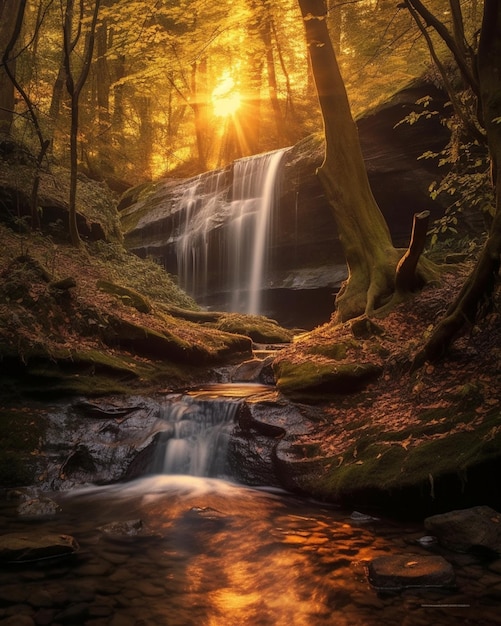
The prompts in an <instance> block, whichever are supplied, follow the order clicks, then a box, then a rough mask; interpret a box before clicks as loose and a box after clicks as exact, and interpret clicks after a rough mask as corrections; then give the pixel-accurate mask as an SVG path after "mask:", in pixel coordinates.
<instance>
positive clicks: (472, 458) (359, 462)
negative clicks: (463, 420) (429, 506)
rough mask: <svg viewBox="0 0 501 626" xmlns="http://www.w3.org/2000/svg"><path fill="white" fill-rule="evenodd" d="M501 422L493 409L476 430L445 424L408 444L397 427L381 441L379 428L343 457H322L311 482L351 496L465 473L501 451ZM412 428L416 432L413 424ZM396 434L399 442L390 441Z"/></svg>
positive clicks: (320, 490) (329, 493)
mask: <svg viewBox="0 0 501 626" xmlns="http://www.w3.org/2000/svg"><path fill="white" fill-rule="evenodd" d="M472 419H473V418H472ZM500 423H501V416H500V415H499V413H498V412H493V413H492V414H491V415H490V416H489V417H488V419H486V420H485V421H484V422H483V423H482V424H481V425H480V426H477V427H476V428H475V430H468V431H461V432H457V433H452V434H450V433H449V431H450V424H449V430H445V431H444V432H441V429H440V432H439V433H435V434H438V436H436V437H434V438H433V439H432V440H430V439H424V440H421V441H419V442H418V443H417V444H413V443H412V442H411V443H410V444H408V445H406V446H404V445H400V444H399V443H398V441H396V440H397V434H396V433H395V434H394V435H392V434H391V433H385V434H384V438H385V440H386V441H385V442H378V441H377V439H378V434H377V432H373V433H368V434H367V437H366V441H365V444H367V438H368V440H371V439H372V443H369V444H368V445H363V444H362V445H361V442H360V441H358V442H357V445H356V449H355V448H352V449H350V450H349V451H347V452H345V454H344V455H343V456H342V457H336V458H331V459H322V460H320V461H319V463H318V468H317V471H316V472H312V473H311V477H312V478H311V479H309V482H308V484H306V485H305V486H306V488H307V489H310V490H311V491H312V493H315V494H317V495H321V496H323V497H328V498H330V499H343V498H347V499H350V498H353V497H354V496H356V494H357V493H369V492H371V491H372V492H379V493H381V492H386V493H390V492H392V491H396V490H401V489H404V488H408V489H411V488H414V487H418V488H419V487H420V486H423V485H427V486H429V485H430V483H431V481H438V480H440V479H443V478H444V477H447V476H451V475H457V476H461V477H463V479H464V477H465V476H466V477H467V475H468V472H469V471H471V470H473V469H474V468H476V467H478V466H480V465H481V464H485V463H487V462H490V461H492V460H494V459H499V458H500V457H501V429H500V428H499V425H500ZM438 426H439V427H440V426H441V425H440V424H439V425H438ZM408 433H410V434H413V435H415V434H416V433H415V432H413V431H412V429H409V431H408ZM408 433H407V432H406V434H408ZM400 435H402V433H398V437H400ZM430 435H431V432H430ZM390 439H393V440H394V441H395V443H390V441H389V440H390ZM313 477H314V478H313ZM428 488H429V487H428Z"/></svg>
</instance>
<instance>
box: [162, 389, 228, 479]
mask: <svg viewBox="0 0 501 626" xmlns="http://www.w3.org/2000/svg"><path fill="white" fill-rule="evenodd" d="M239 406H240V401H239V400H230V399H222V400H215V399H212V398H211V399H201V398H196V397H191V396H189V395H177V394H176V395H174V396H169V398H168V399H166V401H165V404H164V405H162V406H161V411H160V418H161V419H162V420H165V421H167V422H169V425H170V426H171V428H170V430H167V431H165V432H164V433H163V437H162V439H161V441H160V442H159V445H158V447H157V453H156V458H155V461H154V471H155V473H159V474H187V475H191V476H211V477H222V476H224V474H225V463H226V447H227V444H228V439H229V435H230V433H231V431H232V430H233V427H234V422H235V416H236V414H237V411H238V407H239Z"/></svg>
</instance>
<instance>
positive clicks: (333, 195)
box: [299, 0, 402, 321]
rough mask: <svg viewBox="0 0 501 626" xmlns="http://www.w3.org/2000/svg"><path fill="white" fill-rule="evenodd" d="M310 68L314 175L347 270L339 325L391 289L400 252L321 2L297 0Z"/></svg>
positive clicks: (338, 302)
mask: <svg viewBox="0 0 501 626" xmlns="http://www.w3.org/2000/svg"><path fill="white" fill-rule="evenodd" d="M299 6H300V9H301V13H302V15H303V20H304V26H305V30H306V41H307V44H308V48H309V53H310V59H311V66H312V70H313V75H314V78H315V84H316V89H317V94H318V99H319V102H320V108H321V111H322V116H323V120H324V131H325V144H326V145H325V157H324V162H323V163H322V165H321V167H320V169H319V170H318V175H319V177H320V180H321V182H322V185H323V187H324V190H325V193H326V196H327V199H328V201H329V203H330V206H331V209H332V211H333V214H334V217H335V220H336V224H337V227H338V231H339V238H340V241H341V244H342V246H343V249H344V252H345V255H346V261H347V264H348V269H349V277H348V280H347V282H346V283H345V284H344V285H343V287H342V289H341V291H340V293H339V294H338V297H337V299H336V305H337V315H338V318H339V319H340V320H341V321H342V320H346V319H350V318H353V317H356V316H358V315H361V314H363V313H366V314H370V313H371V312H372V311H374V310H375V309H376V308H378V307H379V306H381V305H383V304H385V302H387V301H388V300H389V299H390V298H391V297H392V295H393V293H394V289H395V269H396V266H397V263H398V261H399V260H400V257H401V256H402V252H401V251H398V250H396V249H395V248H394V246H393V244H392V241H391V236H390V232H389V230H388V226H387V224H386V222H385V219H384V217H383V215H382V213H381V211H380V210H379V207H378V206H377V203H376V201H375V199H374V196H373V195H372V191H371V188H370V185H369V181H368V178H367V172H366V168H365V163H364V160H363V156H362V151H361V148H360V142H359V137H358V131H357V128H356V125H355V122H354V121H353V118H352V115H351V110H350V105H349V102H348V97H347V94H346V89H345V86H344V82H343V79H342V77H341V74H340V71H339V67H338V63H337V60H336V56H335V53H334V49H333V47H332V44H331V41H330V37H329V32H328V29H327V22H326V7H325V3H324V1H323V0H299Z"/></svg>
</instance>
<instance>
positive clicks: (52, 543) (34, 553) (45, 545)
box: [0, 533, 79, 564]
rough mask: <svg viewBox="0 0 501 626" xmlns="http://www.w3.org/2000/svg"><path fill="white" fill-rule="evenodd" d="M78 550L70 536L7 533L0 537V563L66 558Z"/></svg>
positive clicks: (76, 544)
mask: <svg viewBox="0 0 501 626" xmlns="http://www.w3.org/2000/svg"><path fill="white" fill-rule="evenodd" d="M78 550H79V545H78V543H77V542H76V540H75V539H74V538H73V537H71V536H70V535H58V534H47V535H36V534H32V533H30V534H29V535H28V534H23V533H9V534H6V535H2V536H0V563H4V564H6V563H26V562H31V561H44V560H49V559H58V558H66V557H69V556H72V555H74V554H75V553H76V552H77V551H78Z"/></svg>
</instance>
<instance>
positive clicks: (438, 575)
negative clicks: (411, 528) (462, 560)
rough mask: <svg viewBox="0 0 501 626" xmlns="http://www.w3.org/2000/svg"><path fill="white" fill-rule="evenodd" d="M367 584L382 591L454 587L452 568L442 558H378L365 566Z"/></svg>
mask: <svg viewBox="0 0 501 626" xmlns="http://www.w3.org/2000/svg"><path fill="white" fill-rule="evenodd" d="M367 570H368V578H369V582H370V583H371V585H372V586H373V587H375V588H376V589H378V590H381V591H398V590H401V589H408V588H411V587H454V585H455V575H454V570H453V568H452V565H451V564H450V563H448V562H447V561H446V560H445V559H444V558H443V557H441V556H416V555H414V554H412V555H400V556H380V557H377V558H375V559H373V560H372V561H370V562H369V564H368V566H367Z"/></svg>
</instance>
